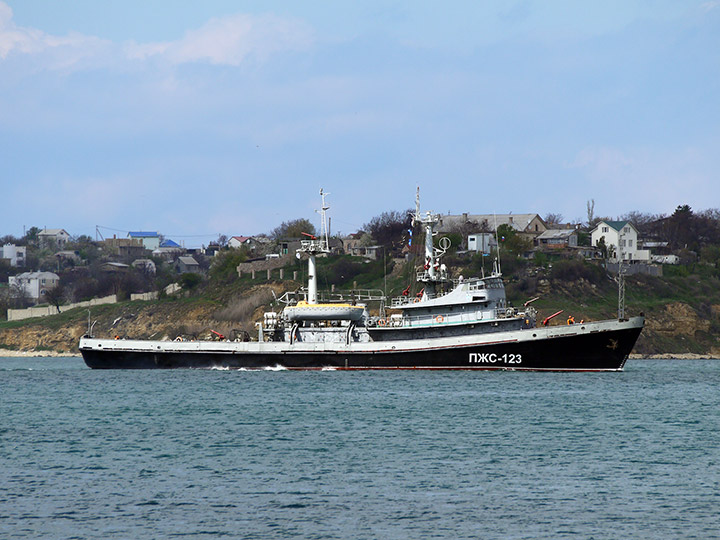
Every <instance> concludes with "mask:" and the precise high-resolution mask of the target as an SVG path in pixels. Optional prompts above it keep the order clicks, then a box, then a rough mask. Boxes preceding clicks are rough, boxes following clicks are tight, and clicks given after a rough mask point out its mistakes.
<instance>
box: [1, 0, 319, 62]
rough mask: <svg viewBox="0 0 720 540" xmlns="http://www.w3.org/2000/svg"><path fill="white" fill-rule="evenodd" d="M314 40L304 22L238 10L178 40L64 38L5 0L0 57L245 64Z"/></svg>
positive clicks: (73, 34)
mask: <svg viewBox="0 0 720 540" xmlns="http://www.w3.org/2000/svg"><path fill="white" fill-rule="evenodd" d="M312 41H313V32H312V29H311V28H310V27H309V26H308V25H307V24H306V23H304V22H303V21H300V20H296V19H291V18H282V17H278V16H275V15H272V14H265V15H249V14H235V15H228V16H225V17H216V18H212V19H210V20H209V21H208V22H206V23H205V24H203V25H202V26H200V27H199V28H197V29H195V30H189V31H188V32H186V33H185V35H184V36H183V38H182V39H179V40H176V41H167V42H155V43H136V42H132V41H131V42H128V43H125V44H123V45H120V44H113V43H111V42H110V41H107V40H103V39H101V38H99V37H96V36H87V35H83V34H80V33H77V32H71V33H68V34H67V35H64V36H58V35H51V34H46V33H45V32H43V31H41V30H38V29H35V28H27V27H20V26H18V25H16V24H15V23H14V22H13V11H12V9H11V8H10V7H9V6H8V5H7V4H6V3H5V2H2V0H0V61H2V60H6V59H7V58H8V57H9V56H10V55H14V54H15V55H27V56H32V57H34V58H35V60H37V61H39V62H40V64H41V65H42V66H44V67H45V68H47V69H66V68H70V67H73V66H74V67H79V66H82V65H85V64H88V63H92V64H93V65H94V66H96V67H97V66H98V65H104V64H105V65H108V66H110V65H116V63H117V60H118V55H121V56H122V57H124V58H125V59H127V60H150V59H159V60H161V61H164V62H166V63H168V64H171V65H178V64H184V63H193V62H205V63H209V64H213V65H227V66H239V65H241V64H242V63H243V62H245V61H247V60H248V59H250V58H252V59H255V60H257V61H265V60H266V59H267V58H268V57H270V56H272V55H274V54H277V53H280V52H286V51H298V50H306V49H307V48H308V47H309V46H310V44H311V43H312ZM81 61H85V64H80V62H81Z"/></svg>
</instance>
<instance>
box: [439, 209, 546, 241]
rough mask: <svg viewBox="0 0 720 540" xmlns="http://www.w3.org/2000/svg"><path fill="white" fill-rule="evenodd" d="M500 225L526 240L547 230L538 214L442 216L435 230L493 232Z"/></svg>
mask: <svg viewBox="0 0 720 540" xmlns="http://www.w3.org/2000/svg"><path fill="white" fill-rule="evenodd" d="M500 225H507V226H508V227H511V228H513V229H514V230H515V231H517V232H518V234H519V235H520V236H522V237H523V238H525V239H527V240H531V241H532V240H534V239H535V237H536V236H538V235H540V234H541V233H543V232H545V231H546V230H547V225H546V224H545V222H544V221H543V219H542V218H541V217H540V216H539V215H538V214H468V213H464V214H460V215H451V214H447V215H443V216H440V221H439V222H438V224H437V227H436V230H437V231H438V232H440V233H450V232H456V231H463V230H467V229H468V228H469V229H470V230H474V231H478V232H479V231H482V232H493V233H494V232H495V231H496V230H497V228H498V227H499V226H500Z"/></svg>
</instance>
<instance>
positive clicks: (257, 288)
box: [0, 257, 720, 356]
mask: <svg viewBox="0 0 720 540" xmlns="http://www.w3.org/2000/svg"><path fill="white" fill-rule="evenodd" d="M508 266H509V267H511V266H512V265H510V264H509V265H508ZM473 270H475V269H474V268H473V267H472V265H465V266H464V267H459V266H458V267H456V269H455V275H459V274H460V273H462V272H465V275H473ZM508 270H509V271H508V272H507V273H506V286H507V293H508V300H509V302H510V303H511V304H513V305H516V306H518V305H521V304H522V303H523V302H525V301H527V300H529V299H531V298H534V297H539V299H538V300H537V301H535V302H534V304H533V305H534V306H535V307H536V308H537V309H538V312H539V319H542V318H544V317H546V316H548V315H550V314H551V313H554V312H555V311H557V310H559V309H563V310H564V313H563V314H562V315H561V316H559V317H557V318H556V319H554V320H553V321H552V322H553V324H564V323H565V319H566V318H567V315H573V316H574V318H575V320H576V321H580V320H583V319H584V320H598V319H606V318H612V317H615V316H616V314H617V285H616V283H615V281H614V280H613V279H612V278H611V277H610V276H608V275H606V274H605V273H604V272H603V271H602V270H601V269H599V268H598V267H594V266H592V265H587V264H584V263H580V262H577V263H576V262H569V263H568V264H556V265H555V267H554V268H551V269H549V268H538V267H532V268H519V269H512V268H509V269H508ZM385 271H386V272H387V276H386V277H384V272H385ZM412 273H413V269H412V266H411V265H409V264H403V263H400V262H395V263H394V264H393V263H389V264H388V265H386V267H385V270H383V265H382V262H375V263H365V262H362V261H359V260H357V259H353V258H350V257H338V258H336V259H334V260H328V261H323V262H322V263H321V264H320V274H319V276H320V277H319V281H320V284H321V285H322V286H327V284H328V282H333V283H338V282H339V285H340V286H341V287H342V288H347V289H349V288H350V287H352V285H353V284H356V285H357V286H358V287H362V288H379V289H382V288H383V285H384V284H385V282H386V283H387V287H388V292H389V293H390V294H391V295H394V294H398V293H399V292H400V291H401V290H403V289H404V288H405V286H406V285H407V284H409V283H410V279H411V276H412ZM667 273H668V274H671V275H666V276H665V277H651V276H629V277H628V278H627V290H626V305H627V313H628V315H634V314H639V313H641V312H642V313H644V314H645V316H646V317H647V325H646V328H645V330H644V331H643V333H642V335H641V337H640V339H639V341H638V343H637V345H636V348H635V351H634V352H635V353H637V354H641V355H650V354H663V353H667V354H682V353H695V354H701V355H712V356H720V280H718V278H717V277H715V275H714V273H713V272H708V271H707V270H706V269H704V267H701V266H697V267H689V268H686V267H683V269H673V270H670V271H669V272H667ZM299 279H300V278H299ZM300 286H301V283H299V282H294V281H283V282H278V281H272V282H266V281H264V280H260V279H258V280H256V281H254V282H253V281H252V280H251V279H250V278H249V277H244V278H242V279H237V278H236V279H225V280H221V281H217V280H209V281H205V282H203V283H201V284H200V285H198V286H196V287H195V288H193V289H191V290H190V291H187V292H184V293H181V294H180V295H179V296H177V297H167V298H163V299H160V300H156V301H148V302H139V301H135V302H129V301H128V302H121V303H118V304H115V305H107V306H97V307H94V308H92V310H91V313H90V318H91V320H92V321H95V323H94V334H95V335H96V336H101V337H112V336H119V337H121V338H124V337H128V338H141V339H174V338H175V337H177V336H179V335H182V336H185V337H189V338H193V337H194V338H198V339H212V337H213V335H214V334H212V332H211V330H214V331H216V332H219V333H221V334H223V335H226V336H228V337H232V338H234V337H240V338H242V337H243V336H248V335H249V336H253V337H254V336H256V329H255V326H254V322H255V321H258V320H260V319H261V318H262V313H263V312H264V311H266V310H268V309H269V308H270V305H271V303H272V298H273V293H275V294H276V295H278V296H279V295H280V294H282V293H283V292H284V291H287V290H296V289H298V288H299V287H300ZM276 309H277V308H276ZM87 327H88V310H87V309H75V310H71V311H68V312H65V313H61V314H59V315H55V316H51V317H46V318H42V319H30V320H27V321H18V322H2V323H0V349H1V348H5V349H12V350H36V351H44V350H52V351H64V352H73V351H77V343H78V340H79V338H80V337H81V336H82V335H83V334H84V333H85V332H86V331H87Z"/></svg>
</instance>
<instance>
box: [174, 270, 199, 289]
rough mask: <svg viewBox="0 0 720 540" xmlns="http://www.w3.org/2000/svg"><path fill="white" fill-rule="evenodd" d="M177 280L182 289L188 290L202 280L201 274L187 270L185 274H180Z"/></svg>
mask: <svg viewBox="0 0 720 540" xmlns="http://www.w3.org/2000/svg"><path fill="white" fill-rule="evenodd" d="M178 281H179V282H180V285H181V286H182V288H183V289H187V290H189V289H192V288H194V287H196V286H197V285H198V284H199V283H200V282H201V281H202V276H201V275H200V274H194V273H192V272H188V273H187V274H182V275H181V276H180V279H179V280H178Z"/></svg>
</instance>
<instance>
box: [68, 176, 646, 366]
mask: <svg viewBox="0 0 720 540" xmlns="http://www.w3.org/2000/svg"><path fill="white" fill-rule="evenodd" d="M326 195H327V193H324V192H323V190H322V189H321V190H320V196H321V201H322V205H321V209H320V210H319V213H320V215H321V228H320V234H319V235H318V236H315V235H310V234H308V235H307V236H306V238H305V239H303V240H302V241H301V246H300V248H299V249H298V250H297V255H298V257H299V258H300V257H306V258H307V264H308V283H307V287H306V288H303V289H302V290H301V291H299V292H300V294H299V295H298V292H297V291H296V292H295V293H292V294H291V293H285V294H284V295H283V296H281V297H280V298H278V299H277V300H278V305H283V304H284V307H283V308H282V309H279V310H273V311H268V312H266V313H265V314H264V317H263V319H262V321H260V322H258V323H257V325H256V326H257V336H256V337H255V338H254V339H253V340H250V341H231V340H227V339H220V340H215V341H183V340H175V341H166V340H164V341H152V340H134V339H107V338H96V337H94V336H93V335H92V328H93V327H92V326H90V325H89V328H88V333H87V334H86V335H85V336H83V337H82V338H81V339H80V343H79V349H80V352H81V354H82V356H83V359H84V361H85V363H86V364H87V366H88V367H90V368H93V369H170V368H196V369H253V370H254V369H271V370H397V369H413V370H457V369H459V370H513V371H622V370H623V368H624V366H625V362H626V361H627V359H628V356H629V354H630V352H631V351H632V349H633V347H634V345H635V342H636V341H637V339H638V337H639V335H640V333H641V331H642V329H643V326H644V323H645V319H644V317H643V316H642V314H640V315H639V316H635V317H626V316H625V309H624V295H623V294H622V293H624V283H623V282H622V279H623V276H622V271H621V272H619V274H618V279H619V291H620V294H619V309H618V317H617V318H615V319H610V320H603V321H587V322H586V321H580V322H578V323H573V324H570V322H571V319H569V320H568V324H552V323H554V322H555V321H554V320H553V319H554V318H555V317H557V316H558V315H560V314H561V313H562V312H563V310H558V311H556V312H555V313H553V314H552V315H549V316H547V317H545V318H544V319H543V320H542V321H538V313H537V310H536V309H535V308H534V307H533V305H532V302H533V301H534V300H536V299H532V300H529V301H528V302H525V303H524V304H523V305H522V306H521V307H519V308H515V307H513V306H510V305H508V302H507V299H506V294H505V288H504V282H503V278H502V273H501V270H500V265H499V262H498V259H496V260H495V262H494V263H493V268H492V271H490V272H489V275H487V276H486V275H484V272H483V275H481V276H479V277H472V278H465V277H463V276H458V277H457V278H453V277H452V276H451V275H450V272H449V270H448V268H447V267H446V266H445V265H444V264H443V263H442V257H443V255H445V253H446V252H447V250H448V248H449V247H450V245H449V239H447V238H440V241H439V242H438V245H437V246H436V245H435V241H434V238H435V236H436V234H435V227H436V225H437V223H438V222H439V215H437V214H434V213H432V212H429V211H428V212H425V213H421V212H420V205H419V192H418V195H417V196H416V207H415V212H414V214H413V226H417V227H420V228H421V229H422V230H423V231H424V257H422V258H419V260H420V264H419V265H418V266H417V268H416V274H415V278H416V282H417V284H418V287H421V289H420V292H419V293H416V294H410V288H409V287H408V288H407V289H406V290H404V291H403V294H401V295H399V296H398V297H396V298H393V299H392V300H391V301H390V303H389V305H388V304H387V301H386V297H385V295H384V293H383V292H382V291H351V292H350V293H347V292H339V293H334V294H335V296H334V297H330V296H329V295H325V296H324V298H320V294H319V293H318V289H317V265H316V258H317V257H318V256H320V255H327V254H329V253H330V249H329V238H328V228H327V217H326V211H327V210H328V209H329V206H327V203H326V199H325V197H326ZM298 296H300V297H299V298H298ZM373 302H378V303H379V308H378V309H377V310H372V309H370V307H369V306H370V304H371V303H373ZM621 303H622V305H621ZM215 334H217V333H215ZM220 337H223V338H224V336H220Z"/></svg>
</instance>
